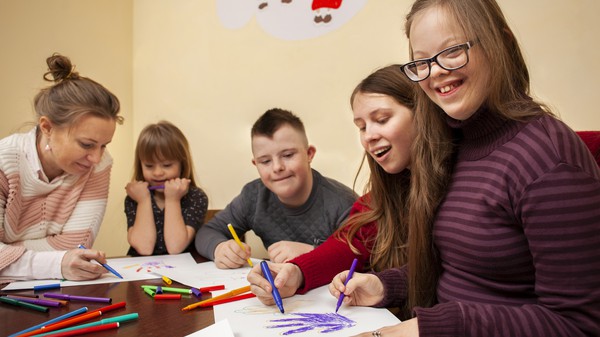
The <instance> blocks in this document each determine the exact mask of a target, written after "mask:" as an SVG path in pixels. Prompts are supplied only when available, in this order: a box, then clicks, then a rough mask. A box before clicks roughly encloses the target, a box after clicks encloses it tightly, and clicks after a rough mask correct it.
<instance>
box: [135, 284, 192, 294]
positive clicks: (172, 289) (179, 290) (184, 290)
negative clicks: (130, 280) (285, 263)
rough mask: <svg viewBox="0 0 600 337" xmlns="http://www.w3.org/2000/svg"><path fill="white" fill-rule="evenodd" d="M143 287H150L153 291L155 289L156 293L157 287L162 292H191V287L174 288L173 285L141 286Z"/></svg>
mask: <svg viewBox="0 0 600 337" xmlns="http://www.w3.org/2000/svg"><path fill="white" fill-rule="evenodd" d="M142 288H143V289H152V290H154V291H156V293H157V294H158V291H157V290H158V288H161V289H162V291H163V292H165V293H178V294H188V295H189V294H191V293H192V289H187V288H174V287H161V286H146V285H143V286H142Z"/></svg>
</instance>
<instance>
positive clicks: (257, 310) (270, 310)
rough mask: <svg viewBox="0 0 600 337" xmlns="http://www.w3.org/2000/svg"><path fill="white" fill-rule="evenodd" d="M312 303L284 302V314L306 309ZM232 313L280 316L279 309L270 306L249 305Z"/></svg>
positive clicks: (300, 301) (302, 301) (301, 301)
mask: <svg viewBox="0 0 600 337" xmlns="http://www.w3.org/2000/svg"><path fill="white" fill-rule="evenodd" d="M312 303H313V302H312V301H304V300H299V301H290V302H286V303H285V312H286V313H293V312H294V311H296V310H298V309H300V308H303V307H304V308H306V307H307V306H309V305H311V304H312ZM234 312H236V313H238V314H243V315H268V314H277V315H281V312H280V311H279V308H277V307H276V306H274V305H271V306H266V305H249V306H247V307H244V308H242V309H237V310H235V311H234Z"/></svg>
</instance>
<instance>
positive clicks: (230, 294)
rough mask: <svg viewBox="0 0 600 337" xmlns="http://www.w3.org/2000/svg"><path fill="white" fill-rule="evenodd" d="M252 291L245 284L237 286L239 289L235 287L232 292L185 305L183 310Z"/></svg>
mask: <svg viewBox="0 0 600 337" xmlns="http://www.w3.org/2000/svg"><path fill="white" fill-rule="evenodd" d="M249 291H250V286H249V285H248V286H245V287H241V288H237V289H233V290H232V291H230V292H227V293H225V294H222V295H219V296H217V297H213V298H209V299H207V300H204V301H200V302H196V303H194V304H190V305H188V306H187V307H184V308H183V309H181V310H182V311H186V310H191V309H194V308H197V307H201V306H206V304H207V303H211V302H214V301H217V300H222V299H225V298H230V297H233V296H236V295H239V294H243V293H247V292H249Z"/></svg>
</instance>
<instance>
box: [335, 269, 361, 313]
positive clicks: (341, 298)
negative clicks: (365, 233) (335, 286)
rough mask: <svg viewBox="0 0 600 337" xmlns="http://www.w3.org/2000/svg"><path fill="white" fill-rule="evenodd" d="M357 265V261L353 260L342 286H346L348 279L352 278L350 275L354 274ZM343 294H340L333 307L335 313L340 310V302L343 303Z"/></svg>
mask: <svg viewBox="0 0 600 337" xmlns="http://www.w3.org/2000/svg"><path fill="white" fill-rule="evenodd" d="M357 263H358V259H357V258H355V259H354V261H352V266H350V271H349V272H348V276H346V282H344V286H346V284H348V281H350V279H351V278H352V275H353V274H354V269H356V265H357ZM344 296H345V295H344V293H341V294H340V297H339V298H338V301H337V305H336V306H335V312H338V310H339V309H340V306H341V305H342V302H343V301H344Z"/></svg>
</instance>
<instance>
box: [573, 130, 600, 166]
mask: <svg viewBox="0 0 600 337" xmlns="http://www.w3.org/2000/svg"><path fill="white" fill-rule="evenodd" d="M577 134H578V135H579V137H581V139H582V140H583V142H584V143H585V145H587V147H588V148H589V149H590V151H591V152H592V155H593V156H594V158H596V162H597V163H598V166H600V131H577Z"/></svg>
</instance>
